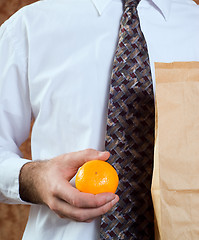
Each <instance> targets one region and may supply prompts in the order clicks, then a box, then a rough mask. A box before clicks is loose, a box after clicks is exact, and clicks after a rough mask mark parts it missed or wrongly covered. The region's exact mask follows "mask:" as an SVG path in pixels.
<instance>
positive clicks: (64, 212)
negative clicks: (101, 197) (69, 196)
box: [53, 195, 119, 222]
mask: <svg viewBox="0 0 199 240" xmlns="http://www.w3.org/2000/svg"><path fill="white" fill-rule="evenodd" d="M118 200H119V197H118V196H117V195H116V197H115V198H114V199H113V200H112V201H110V202H108V203H106V204H105V205H103V206H101V207H99V208H77V207H74V206H72V205H70V204H68V203H66V202H64V201H61V200H57V206H56V208H54V209H53V210H54V211H55V212H56V213H57V214H58V215H59V216H62V217H66V218H70V219H73V220H75V221H79V222H90V221H91V220H92V219H95V218H97V217H99V216H101V215H103V214H105V213H107V212H108V211H109V210H110V209H111V208H112V207H113V206H114V205H115V204H116V203H117V202H118Z"/></svg>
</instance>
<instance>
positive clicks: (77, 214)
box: [73, 211, 87, 222]
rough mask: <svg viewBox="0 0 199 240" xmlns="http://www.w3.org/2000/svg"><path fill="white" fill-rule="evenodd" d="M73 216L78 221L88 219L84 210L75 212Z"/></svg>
mask: <svg viewBox="0 0 199 240" xmlns="http://www.w3.org/2000/svg"><path fill="white" fill-rule="evenodd" d="M73 218H74V219H75V220H76V221H78V222H84V221H86V220H87V219H86V215H85V214H84V213H83V212H82V211H75V212H73Z"/></svg>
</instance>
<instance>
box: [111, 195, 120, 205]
mask: <svg viewBox="0 0 199 240" xmlns="http://www.w3.org/2000/svg"><path fill="white" fill-rule="evenodd" d="M118 201H119V197H118V195H115V197H114V199H113V200H112V202H113V203H114V204H116V203H117V202H118Z"/></svg>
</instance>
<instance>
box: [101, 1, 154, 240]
mask: <svg viewBox="0 0 199 240" xmlns="http://www.w3.org/2000/svg"><path fill="white" fill-rule="evenodd" d="M139 1H140V0H123V4H124V13H123V16H122V18H121V25H120V32H119V42H118V46H117V49H116V54H115V57H114V62H113V71H112V76H111V86H110V99H109V106H108V121H107V122H108V123H107V137H106V149H107V150H108V151H109V152H110V153H111V157H110V160H109V162H110V163H111V164H112V165H113V166H114V167H115V169H116V170H117V172H118V174H119V178H120V183H119V186H118V190H117V194H118V195H119V196H120V201H119V203H118V204H117V205H116V206H115V207H114V208H113V209H112V211H111V212H108V213H107V214H105V215H104V216H103V217H102V221H101V231H100V239H125V240H130V239H133V240H134V239H139V240H149V239H150V240H152V239H154V225H153V221H154V219H153V205H152V200H151V192H150V189H151V180H152V168H153V149H154V145H153V144H154V97H153V87H152V78H151V71H150V65H149V57H148V52H147V46H146V42H145V39H144V36H143V34H142V32H141V29H140V23H139V18H138V13H137V5H138V3H139Z"/></svg>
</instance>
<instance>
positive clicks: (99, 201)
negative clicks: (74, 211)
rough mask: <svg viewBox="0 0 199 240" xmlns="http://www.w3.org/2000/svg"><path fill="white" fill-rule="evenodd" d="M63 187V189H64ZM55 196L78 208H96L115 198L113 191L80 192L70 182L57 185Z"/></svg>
mask: <svg viewBox="0 0 199 240" xmlns="http://www.w3.org/2000/svg"><path fill="white" fill-rule="evenodd" d="M59 188H60V189H59ZM64 189H65V191H64ZM56 197H58V198H60V199H62V200H63V201H65V202H68V203H69V204H71V205H73V206H75V207H79V208H97V207H100V206H102V205H104V204H106V203H108V202H110V201H112V200H113V199H114V198H115V194H114V193H100V194H96V195H94V194H90V193H83V192H80V191H79V190H78V189H76V188H74V187H73V186H72V185H71V184H70V183H68V182H64V183H63V184H62V185H61V184H60V185H59V186H58V187H57V192H56Z"/></svg>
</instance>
